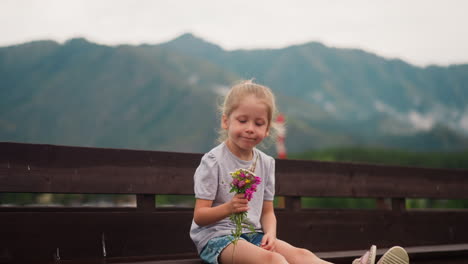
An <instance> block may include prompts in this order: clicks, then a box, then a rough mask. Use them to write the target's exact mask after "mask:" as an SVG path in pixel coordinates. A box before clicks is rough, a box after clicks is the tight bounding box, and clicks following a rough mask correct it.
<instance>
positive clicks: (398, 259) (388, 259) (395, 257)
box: [377, 246, 409, 264]
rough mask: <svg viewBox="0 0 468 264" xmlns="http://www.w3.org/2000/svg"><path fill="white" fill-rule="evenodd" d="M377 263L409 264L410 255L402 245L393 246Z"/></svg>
mask: <svg viewBox="0 0 468 264" xmlns="http://www.w3.org/2000/svg"><path fill="white" fill-rule="evenodd" d="M377 264H409V256H408V253H407V252H406V250H405V249H404V248H402V247H398V246H396V247H392V248H390V249H389V250H387V252H385V254H383V256H382V257H381V258H380V260H379V262H377Z"/></svg>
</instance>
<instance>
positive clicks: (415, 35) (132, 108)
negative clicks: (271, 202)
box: [0, 0, 468, 208]
mask: <svg viewBox="0 0 468 264" xmlns="http://www.w3.org/2000/svg"><path fill="white" fill-rule="evenodd" d="M466 10H468V2H466V1H455V0H449V1H443V0H431V1H419V0H416V1H382V0H379V1H371V0H368V1H367V0H366V1H365V0H361V1H333V0H332V1H325V0H321V1H294V0H292V1H291V0H290V1H259V0H254V1H244V0H240V1H229V2H227V1H215V0H199V1H180V0H176V1H163V0H161V1H146V0H142V1H130V0H117V1H116V0H113V1H110V0H109V1H91V0H84V1H78V0H71V1H52V0H45V1H35V0H14V1H12V0H6V1H1V2H0V35H1V38H0V141H4V142H28V143H43V144H58V145H73V146H88V147H106V148H126V149H144V150H161V151H177V152H206V151H208V150H210V149H211V148H212V147H214V146H215V145H216V138H217V129H218V128H219V116H218V114H217V106H218V104H219V103H220V100H219V98H220V96H222V95H223V94H224V93H225V92H226V91H227V89H228V88H229V86H230V85H232V84H233V83H236V82H238V81H239V80H243V79H251V78H254V79H255V81H256V82H258V83H261V84H265V85H267V86H269V87H270V88H271V89H272V90H273V91H274V92H275V94H276V96H277V101H278V105H279V110H280V111H281V112H282V113H283V114H284V116H285V119H286V139H285V146H286V150H287V153H288V158H293V159H315V160H326V161H347V162H349V161H350V162H367V163H380V164H392V165H404V166H420V167H439V168H468V27H466V25H467V24H468V17H467V16H466V15H465V14H464V13H465V11H466ZM188 132H189V133H188ZM263 150H264V151H265V152H267V153H268V154H270V155H272V156H277V153H276V149H275V144H274V139H273V140H272V141H271V142H269V143H267V144H265V145H264V146H263ZM191 199H192V198H191V197H183V198H180V197H170V196H161V197H158V199H157V203H158V204H161V205H165V204H181V205H182V206H192V204H193V201H192V200H191ZM134 200H135V198H134V197H129V196H103V195H94V196H93V195H68V196H66V195H65V196H64V195H52V194H42V195H36V194H5V193H2V194H0V204H3V206H7V205H15V204H20V205H31V204H39V205H51V204H52V205H91V206H101V205H102V206H109V205H116V204H117V205H118V206H134V203H135V201H134ZM303 204H304V205H305V206H311V207H313V206H319V207H320V206H331V207H334V206H338V207H340V206H350V207H353V206H358V207H359V206H364V207H372V206H374V204H373V202H372V201H354V200H340V199H338V200H328V201H326V202H323V200H320V199H319V200H317V199H315V198H310V199H309V198H305V199H304V201H303ZM407 206H409V207H416V208H417V207H447V206H448V207H450V206H454V207H468V203H467V202H466V201H428V200H409V201H408V202H407Z"/></svg>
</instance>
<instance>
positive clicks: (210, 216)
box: [193, 193, 249, 226]
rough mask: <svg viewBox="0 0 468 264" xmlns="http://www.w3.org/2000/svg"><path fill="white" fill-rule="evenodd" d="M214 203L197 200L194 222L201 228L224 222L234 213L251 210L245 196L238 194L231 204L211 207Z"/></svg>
mask: <svg viewBox="0 0 468 264" xmlns="http://www.w3.org/2000/svg"><path fill="white" fill-rule="evenodd" d="M212 205H213V201H211V200H204V199H197V200H196V202H195V210H194V215H193V220H194V221H195V223H196V224H197V225H199V226H206V225H211V224H214V223H216V222H218V221H221V220H223V219H224V218H226V217H228V216H229V215H231V214H233V213H240V212H245V211H247V210H249V207H248V201H247V199H246V198H244V194H242V193H241V194H236V195H234V197H232V199H231V200H230V201H229V202H226V203H224V204H222V205H218V206H215V207H211V206H212Z"/></svg>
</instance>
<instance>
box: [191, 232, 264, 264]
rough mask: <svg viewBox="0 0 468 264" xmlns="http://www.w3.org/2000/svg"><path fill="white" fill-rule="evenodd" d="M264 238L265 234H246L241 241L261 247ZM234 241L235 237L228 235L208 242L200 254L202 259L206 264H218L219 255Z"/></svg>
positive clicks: (241, 237)
mask: <svg viewBox="0 0 468 264" xmlns="http://www.w3.org/2000/svg"><path fill="white" fill-rule="evenodd" d="M262 238H263V233H246V234H242V235H241V236H240V238H239V240H241V239H242V240H245V241H247V242H250V243H252V244H254V245H256V246H260V244H261V243H262ZM233 239H234V237H233V236H232V235H226V236H220V237H214V238H212V239H210V240H208V243H206V245H205V247H204V248H203V249H202V251H201V253H200V258H201V259H202V260H203V261H204V262H205V263H210V264H218V263H219V262H218V258H219V255H220V254H221V251H223V249H224V248H226V247H227V246H229V244H231V243H232V240H233Z"/></svg>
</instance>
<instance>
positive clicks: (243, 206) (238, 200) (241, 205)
mask: <svg viewBox="0 0 468 264" xmlns="http://www.w3.org/2000/svg"><path fill="white" fill-rule="evenodd" d="M229 203H230V211H231V214H235V213H241V212H245V211H247V210H249V206H248V203H249V201H248V200H247V198H244V194H243V193H238V194H236V195H234V197H232V199H231V201H230V202H229Z"/></svg>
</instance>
